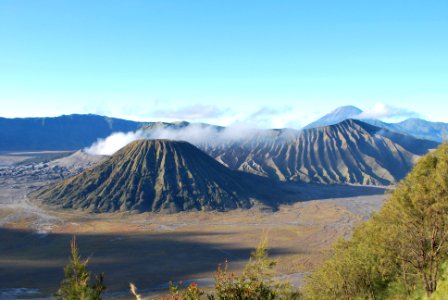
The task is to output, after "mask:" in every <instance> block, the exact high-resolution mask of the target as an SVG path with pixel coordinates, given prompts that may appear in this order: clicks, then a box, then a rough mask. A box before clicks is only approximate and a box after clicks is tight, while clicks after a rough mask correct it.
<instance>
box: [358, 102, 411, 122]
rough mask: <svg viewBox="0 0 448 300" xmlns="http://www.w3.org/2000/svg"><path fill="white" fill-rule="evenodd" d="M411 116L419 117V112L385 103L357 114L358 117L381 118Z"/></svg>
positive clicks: (390, 118)
mask: <svg viewBox="0 0 448 300" xmlns="http://www.w3.org/2000/svg"><path fill="white" fill-rule="evenodd" d="M410 117H418V114H417V113H415V112H413V111H410V110H407V109H403V108H398V107H393V106H390V105H387V104H383V103H377V104H375V105H374V106H373V107H372V108H371V109H369V110H366V111H364V112H362V113H361V114H359V115H358V116H356V118H358V119H381V120H385V119H386V120H396V119H403V118H410Z"/></svg>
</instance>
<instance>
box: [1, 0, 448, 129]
mask: <svg viewBox="0 0 448 300" xmlns="http://www.w3.org/2000/svg"><path fill="white" fill-rule="evenodd" d="M447 16H448V1H446V0H443V1H437V0H434V1H432V0H429V1H412V0H407V1H400V0H394V1H390V0H389V1H380V0H376V1H368V0H366V1H359V0H353V1H332V0H327V1H319V0H314V1H311V0H308V1H302V0H295V1H281V0H278V1H250V0H247V1H246V0H245V1H242V0H236V1H230V0H229V1H224V0H223V1H218V0H208V1H205V0H204V1H194V0H191V1H180V0H179V1H172V0H163V1H150V0H146V1H133V0H128V1H121V0H120V1H118V0H117V1H115V0H107V1H82V0H76V1H74V0H73V1H64V0H53V1H41V0H28V1H25V0H24V1H16V0H0V107H1V109H0V116H6V117H26V116H55V115H60V114H70V113H99V114H105V115H110V116H116V117H125V118H131V119H138V120H167V121H171V120H181V119H186V120H189V121H201V122H211V123H216V124H222V125H227V124H231V123H235V122H248V123H254V124H256V125H257V126H262V127H272V126H273V127H283V126H288V127H300V126H302V125H305V124H306V123H308V122H309V121H311V120H313V119H314V118H316V117H318V116H320V115H322V114H324V113H326V112H328V111H330V110H332V109H334V108H336V107H337V106H341V105H348V104H352V105H356V106H358V107H360V108H361V109H364V110H370V109H371V108H372V107H376V108H378V103H382V104H385V105H386V106H391V107H393V108H394V109H390V110H388V111H390V112H393V113H391V115H389V116H388V117H389V118H388V119H389V120H392V119H396V120H398V119H399V118H403V117H404V116H408V115H409V113H410V112H415V114H417V115H419V116H422V117H424V118H427V119H430V120H434V121H446V122H448V114H447V111H448V104H447V103H448V38H447V32H448V17H447ZM400 112H403V114H400Z"/></svg>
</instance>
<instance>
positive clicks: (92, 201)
mask: <svg viewBox="0 0 448 300" xmlns="http://www.w3.org/2000/svg"><path fill="white" fill-rule="evenodd" d="M248 190H250V189H249V188H247V187H246V186H244V184H243V183H242V181H241V180H240V178H239V172H236V171H232V170H230V169H228V168H226V167H225V166H223V165H222V164H220V163H218V162H217V161H216V160H214V159H213V158H211V157H210V156H208V155H207V154H205V153H204V152H202V151H201V150H199V149H198V148H196V147H195V146H193V145H191V144H189V143H187V142H178V141H169V140H138V141H135V142H132V143H130V144H129V145H127V146H126V147H124V148H122V149H121V150H120V151H118V152H117V153H115V154H114V155H113V156H111V157H110V158H109V159H107V160H106V161H105V162H103V163H101V164H100V165H97V166H95V167H94V168H92V169H88V170H86V171H84V172H83V173H81V174H79V175H77V176H75V177H73V178H70V179H68V180H65V181H63V182H60V183H57V184H55V185H53V186H51V187H50V188H49V189H47V190H44V191H41V192H38V193H37V195H36V198H37V199H39V200H40V201H42V202H43V203H44V204H50V205H56V206H59V207H62V208H75V209H78V208H79V209H86V210H89V211H94V212H113V211H128V210H136V211H140V212H145V211H169V212H170V211H172V212H175V211H183V210H227V209H234V208H240V207H241V208H248V207H250V206H251V202H250V200H249V194H248V193H249V191H248Z"/></svg>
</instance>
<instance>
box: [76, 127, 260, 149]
mask: <svg viewBox="0 0 448 300" xmlns="http://www.w3.org/2000/svg"><path fill="white" fill-rule="evenodd" d="M266 133H267V131H265V130H259V129H253V128H250V127H247V126H245V125H244V124H237V125H233V126H229V127H225V128H220V127H216V126H211V125H202V124H189V125H187V126H185V127H171V128H170V127H163V126H160V127H156V128H151V129H147V130H137V131H135V132H128V133H123V132H116V133H113V134H111V135H110V136H108V137H107V138H105V139H98V141H96V142H95V143H93V144H92V145H91V146H90V147H88V148H86V149H85V151H86V152H87V153H89V154H91V155H112V154H114V153H115V152H116V151H117V150H119V149H121V148H122V147H124V146H126V145H127V144H129V143H130V142H133V141H135V140H139V139H169V140H177V141H187V142H189V143H192V144H193V145H196V146H200V145H203V144H219V143H228V142H236V141H241V140H243V139H247V138H251V137H254V136H256V135H257V136H260V135H261V134H266Z"/></svg>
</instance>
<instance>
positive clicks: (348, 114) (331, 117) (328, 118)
mask: <svg viewBox="0 0 448 300" xmlns="http://www.w3.org/2000/svg"><path fill="white" fill-rule="evenodd" d="M362 112H363V111H362V110H361V109H359V108H357V107H356V106H353V105H347V106H340V107H338V108H336V109H334V110H332V111H331V112H329V113H328V114H326V115H325V116H323V117H322V118H320V119H318V120H316V121H314V122H312V123H310V124H308V125H306V126H305V127H304V129H309V128H315V127H322V126H329V125H334V124H337V123H339V122H342V121H344V120H347V119H351V118H354V117H356V116H358V115H360V114H361V113H362Z"/></svg>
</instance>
